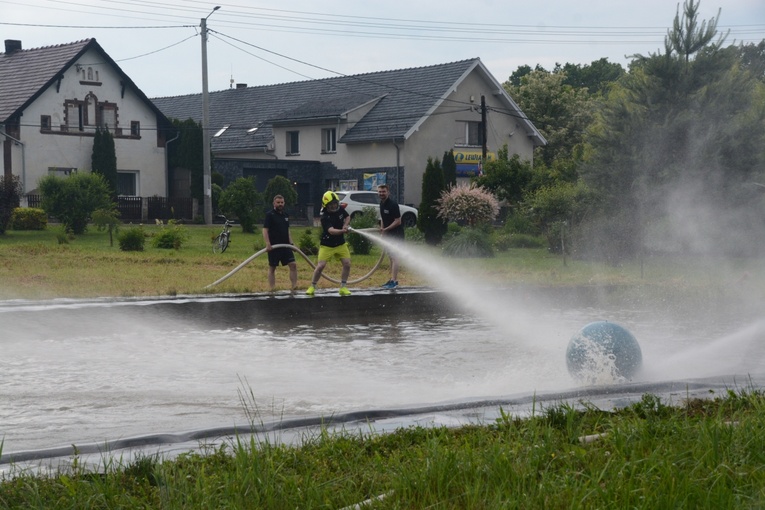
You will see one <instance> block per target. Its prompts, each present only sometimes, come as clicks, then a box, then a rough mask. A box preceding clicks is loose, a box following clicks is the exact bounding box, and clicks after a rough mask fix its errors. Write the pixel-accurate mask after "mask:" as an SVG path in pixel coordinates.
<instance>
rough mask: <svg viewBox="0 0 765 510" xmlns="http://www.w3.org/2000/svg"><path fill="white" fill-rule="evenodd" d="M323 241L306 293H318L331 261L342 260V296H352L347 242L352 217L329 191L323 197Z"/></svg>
mask: <svg viewBox="0 0 765 510" xmlns="http://www.w3.org/2000/svg"><path fill="white" fill-rule="evenodd" d="M321 205H322V206H324V207H323V208H322V210H321V229H322V234H321V240H320V241H319V256H318V260H319V261H318V263H317V264H316V269H314V271H313V277H312V278H311V286H310V287H308V290H306V291H305V293H306V294H308V295H309V296H313V295H314V293H315V292H316V286H317V285H318V284H319V278H321V273H322V271H324V268H325V267H326V265H327V262H328V261H329V260H331V259H340V262H341V263H342V264H343V270H342V273H341V275H342V276H341V280H340V289H339V290H338V292H339V293H340V295H341V296H350V295H351V291H350V290H348V287H347V284H348V275H350V274H351V252H350V250H349V249H348V243H346V242H345V236H344V235H343V234H345V233H346V232H348V224H349V223H350V222H351V216H350V215H349V214H348V211H346V210H345V209H343V208H342V207H340V198H339V197H338V196H337V193H335V192H334V191H327V192H326V193H324V196H323V197H321Z"/></svg>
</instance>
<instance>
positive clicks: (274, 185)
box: [263, 175, 298, 206]
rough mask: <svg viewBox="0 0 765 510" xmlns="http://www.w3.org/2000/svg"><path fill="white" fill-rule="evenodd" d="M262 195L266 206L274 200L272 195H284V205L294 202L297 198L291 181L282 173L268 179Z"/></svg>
mask: <svg viewBox="0 0 765 510" xmlns="http://www.w3.org/2000/svg"><path fill="white" fill-rule="evenodd" d="M263 195H264V196H263V200H264V202H265V204H266V206H269V205H271V204H272V203H273V202H274V197H275V196H276V195H281V196H283V197H284V205H293V204H296V203H297V200H298V196H297V191H295V186H293V185H292V182H291V181H290V180H289V179H287V178H286V177H284V176H283V175H277V176H276V177H274V178H273V179H271V180H269V181H268V184H266V189H265V191H264V192H263Z"/></svg>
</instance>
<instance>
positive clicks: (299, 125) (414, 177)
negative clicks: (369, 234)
mask: <svg viewBox="0 0 765 510" xmlns="http://www.w3.org/2000/svg"><path fill="white" fill-rule="evenodd" d="M152 101H154V104H156V105H157V107H158V108H159V109H160V110H161V111H162V112H163V113H164V114H165V115H166V116H167V117H168V118H175V119H179V120H187V119H193V120H195V121H197V122H200V121H201V118H202V95H201V94H192V95H185V96H175V97H160V98H154V99H152ZM209 105H210V107H209V108H210V126H209V128H208V129H210V133H211V135H212V136H211V150H212V154H213V161H212V170H213V172H217V173H220V174H222V175H223V177H224V180H225V182H226V183H228V182H231V181H233V180H235V179H236V178H238V177H243V176H244V177H249V176H253V177H255V179H256V186H257V187H258V188H259V189H261V190H262V189H264V188H265V186H266V184H267V182H268V181H269V180H270V179H271V178H273V177H274V176H276V175H282V176H285V177H287V178H288V179H290V180H291V181H292V182H294V183H295V186H296V188H297V192H298V200H299V201H300V205H301V206H302V207H310V206H314V207H315V205H314V204H318V203H320V197H321V195H322V193H324V191H325V190H327V189H336V190H344V189H373V188H374V186H375V185H376V184H377V183H382V182H385V183H387V184H388V185H389V187H390V190H391V195H392V196H393V197H395V198H396V199H397V200H398V201H399V202H401V203H405V204H410V205H415V206H418V205H419V203H420V200H421V194H422V175H423V173H424V171H425V168H426V165H427V159H428V158H429V157H433V158H439V159H441V158H442V157H443V154H444V153H445V152H446V151H449V150H450V149H453V150H454V152H455V158H456V159H457V163H458V174H459V175H460V176H461V177H462V178H463V179H467V178H468V177H470V176H471V175H475V174H476V173H477V172H478V168H479V166H478V165H479V162H480V161H481V157H482V155H483V150H484V149H483V145H484V143H483V142H484V133H485V138H486V147H487V150H488V152H487V158H488V159H490V158H492V157H496V151H497V149H500V148H502V147H503V146H504V145H507V146H508V150H509V153H510V154H511V155H512V154H518V155H520V157H521V158H522V159H525V160H531V159H532V156H533V150H534V147H536V146H538V145H542V144H545V143H546V141H545V139H544V137H543V136H542V134H541V133H540V132H539V131H538V130H537V129H536V128H535V127H534V125H533V124H532V122H531V121H530V120H529V119H528V118H527V117H526V116H525V115H524V114H523V112H522V111H521V110H520V108H519V107H518V105H517V104H516V103H515V102H514V101H513V99H512V98H511V97H510V96H509V95H508V94H507V93H506V92H505V90H504V89H503V87H502V85H501V84H500V83H499V82H498V81H497V80H496V79H495V78H494V77H493V76H492V75H491V73H490V72H489V71H488V69H486V67H485V66H484V65H483V63H482V62H481V60H480V59H478V58H475V59H470V60H463V61H459V62H452V63H446V64H439V65H433V66H426V67H418V68H411V69H399V70H392V71H380V72H373V73H368V74H359V75H352V76H340V77H334V78H327V79H321V80H310V81H300V82H294V83H284V84H279V85H268V86H258V87H247V86H246V85H244V84H239V85H237V86H236V88H231V89H227V90H221V91H217V92H211V93H210V94H209ZM482 115H483V116H484V117H485V119H486V121H485V123H482ZM175 180H176V182H184V185H183V187H184V188H187V186H188V180H184V179H182V178H178V176H176V178H175ZM182 192H183V190H181V189H179V190H172V191H171V193H182ZM314 212H316V210H315V209H314ZM309 217H310V214H309Z"/></svg>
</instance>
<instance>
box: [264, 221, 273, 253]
mask: <svg viewBox="0 0 765 510" xmlns="http://www.w3.org/2000/svg"><path fill="white" fill-rule="evenodd" d="M263 240H264V241H265V242H266V251H271V237H270V236H269V235H268V229H267V228H266V227H263Z"/></svg>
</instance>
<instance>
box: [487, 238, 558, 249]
mask: <svg viewBox="0 0 765 510" xmlns="http://www.w3.org/2000/svg"><path fill="white" fill-rule="evenodd" d="M545 246H546V242H545V240H544V239H543V238H541V237H538V236H532V235H529V234H500V235H499V236H497V239H496V240H495V241H494V247H495V248H496V249H497V250H499V251H507V250H509V249H510V248H544V247H545Z"/></svg>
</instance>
